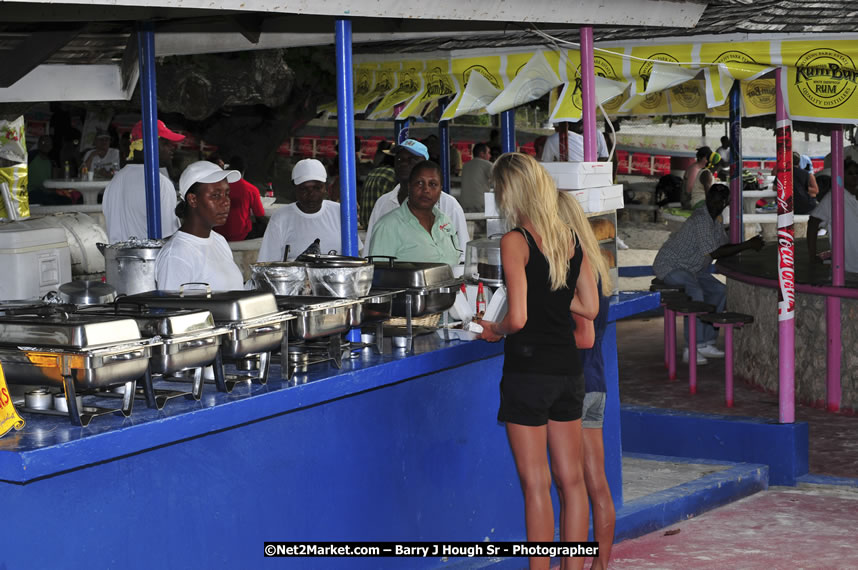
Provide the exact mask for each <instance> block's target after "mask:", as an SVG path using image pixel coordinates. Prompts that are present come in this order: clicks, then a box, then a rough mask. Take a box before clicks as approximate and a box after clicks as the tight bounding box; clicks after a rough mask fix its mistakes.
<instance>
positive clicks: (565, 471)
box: [548, 419, 590, 570]
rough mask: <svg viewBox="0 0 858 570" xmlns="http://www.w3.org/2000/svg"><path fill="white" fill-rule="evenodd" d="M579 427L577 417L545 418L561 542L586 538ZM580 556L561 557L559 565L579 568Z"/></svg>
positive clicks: (587, 514) (581, 441)
mask: <svg viewBox="0 0 858 570" xmlns="http://www.w3.org/2000/svg"><path fill="white" fill-rule="evenodd" d="M581 431H582V429H581V420H580V419H579V420H575V421H573V422H555V421H551V420H549V421H548V449H549V452H550V454H551V471H552V473H553V474H554V482H555V484H556V485H557V495H558V497H559V498H560V540H561V541H563V542H580V541H586V540H587V527H588V524H587V523H588V522H589V520H590V514H589V509H588V505H587V488H586V487H585V485H584V474H583V469H582V467H581V463H582V459H583V448H584V444H583V436H582V434H581ZM584 560H585V559H584V558H583V557H579V558H564V559H563V561H562V562H561V564H560V568H561V569H563V570H566V569H567V568H583V567H584Z"/></svg>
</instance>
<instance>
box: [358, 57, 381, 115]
mask: <svg viewBox="0 0 858 570" xmlns="http://www.w3.org/2000/svg"><path fill="white" fill-rule="evenodd" d="M377 71H378V65H376V64H363V65H357V66H355V68H354V107H355V113H364V112H366V108H367V107H368V106H369V104H370V103H372V102H373V101H375V100H376V99H378V98H379V97H381V96H383V93H378V92H377V91H376V77H377ZM385 92H386V91H385Z"/></svg>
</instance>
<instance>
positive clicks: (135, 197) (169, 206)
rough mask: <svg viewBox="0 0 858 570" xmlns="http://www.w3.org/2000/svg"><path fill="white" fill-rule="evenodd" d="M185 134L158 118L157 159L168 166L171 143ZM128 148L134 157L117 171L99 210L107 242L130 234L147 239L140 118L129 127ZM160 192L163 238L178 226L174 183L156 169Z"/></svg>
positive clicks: (127, 237)
mask: <svg viewBox="0 0 858 570" xmlns="http://www.w3.org/2000/svg"><path fill="white" fill-rule="evenodd" d="M184 138H185V136H184V135H180V134H179V133H174V132H173V131H171V130H170V129H168V128H167V126H166V125H165V124H164V122H163V121H158V162H159V163H160V165H161V166H167V165H168V164H170V163H171V162H172V161H173V152H174V151H175V145H174V143H176V142H178V141H180V140H183V139H184ZM131 150H132V152H133V157H132V159H131V161H130V162H129V163H128V164H126V165H125V168H123V169H122V170H120V171H119V172H117V173H116V175H115V176H114V177H113V179H112V180H111V181H110V184H108V185H107V188H105V189H104V200H103V201H102V204H101V211H102V212H103V213H104V219H105V223H106V225H107V238H108V239H109V240H110V243H116V242H120V241H126V240H128V239H130V238H131V237H137V238H140V239H146V238H147V237H149V236H148V229H147V226H146V219H147V218H146V216H147V213H146V183H145V182H144V178H143V176H144V175H143V122H142V121H141V122H138V123H137V124H136V125H134V128H133V129H131ZM159 184H160V195H161V237H162V238H166V237H169V236H171V235H173V234H174V233H176V230H177V229H179V219H178V218H177V217H176V202H177V200H176V187H175V186H173V183H172V182H171V181H170V179H169V178H167V177H166V176H165V175H164V174H163V172H162V173H159Z"/></svg>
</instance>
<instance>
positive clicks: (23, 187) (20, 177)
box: [0, 162, 30, 220]
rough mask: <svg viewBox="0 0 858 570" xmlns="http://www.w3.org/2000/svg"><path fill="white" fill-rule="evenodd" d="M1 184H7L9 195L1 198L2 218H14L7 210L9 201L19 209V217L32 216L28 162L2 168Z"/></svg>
mask: <svg viewBox="0 0 858 570" xmlns="http://www.w3.org/2000/svg"><path fill="white" fill-rule="evenodd" d="M0 184H5V185H6V187H7V188H8V191H9V195H8V197H7V196H3V199H2V200H0V218H5V219H7V220H8V219H12V218H11V216H9V213H8V212H7V210H6V204H7V202H8V203H9V205H10V206H11V207H12V208H13V209H14V210H16V211H17V218H18V219H21V218H28V217H30V194H29V193H28V192H27V163H26V162H22V163H21V164H16V165H14V166H6V167H3V168H0Z"/></svg>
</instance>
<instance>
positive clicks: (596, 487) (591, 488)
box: [584, 428, 616, 570]
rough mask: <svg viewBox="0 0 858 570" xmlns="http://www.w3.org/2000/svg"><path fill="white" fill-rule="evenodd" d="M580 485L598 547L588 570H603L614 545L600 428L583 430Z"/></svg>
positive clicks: (611, 503) (610, 503)
mask: <svg viewBox="0 0 858 570" xmlns="http://www.w3.org/2000/svg"><path fill="white" fill-rule="evenodd" d="M584 482H585V483H586V484H587V494H588V495H589V496H590V503H591V504H592V505H593V538H595V540H596V542H598V543H599V556H598V557H597V558H594V559H593V565H592V566H591V567H590V568H591V569H592V570H604V569H605V568H607V567H608V561H610V559H611V546H612V545H613V543H614V524H615V522H616V514H615V512H614V499H613V497H612V496H611V488H610V487H609V486H608V479H607V478H606V477H605V448H604V444H603V441H602V429H601V428H595V429H594V428H585V429H584Z"/></svg>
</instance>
